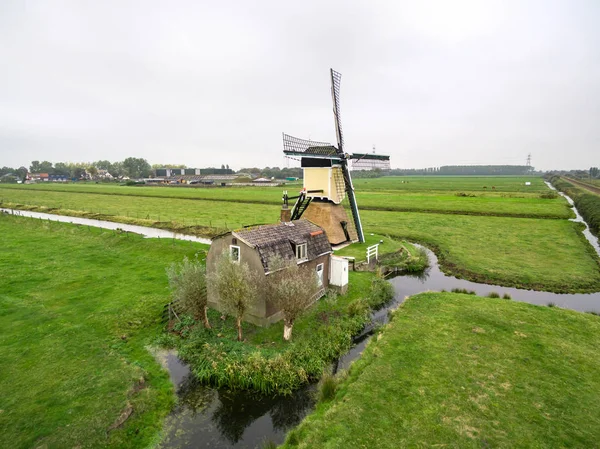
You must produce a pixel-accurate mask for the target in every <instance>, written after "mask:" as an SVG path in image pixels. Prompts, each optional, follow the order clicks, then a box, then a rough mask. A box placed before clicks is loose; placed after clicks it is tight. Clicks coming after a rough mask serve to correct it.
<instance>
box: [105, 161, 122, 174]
mask: <svg viewBox="0 0 600 449" xmlns="http://www.w3.org/2000/svg"><path fill="white" fill-rule="evenodd" d="M107 170H108V172H109V173H110V174H111V175H112V176H114V177H115V178H122V177H123V176H125V169H124V168H123V162H115V163H114V164H112V165H111V167H110V168H107Z"/></svg>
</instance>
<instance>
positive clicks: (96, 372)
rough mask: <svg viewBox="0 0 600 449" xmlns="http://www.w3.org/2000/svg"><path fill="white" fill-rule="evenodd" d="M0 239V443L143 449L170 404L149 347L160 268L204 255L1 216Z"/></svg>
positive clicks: (160, 290) (156, 328)
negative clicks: (147, 347) (147, 346)
mask: <svg viewBox="0 0 600 449" xmlns="http://www.w3.org/2000/svg"><path fill="white" fill-rule="evenodd" d="M0 235H1V236H2V238H1V239H2V249H1V250H0V272H1V273H2V276H1V277H0V328H1V329H2V332H0V347H2V369H1V370H0V410H1V411H0V428H1V429H2V432H0V447H7V448H8V447H10V448H30V447H35V448H38V447H40V448H41V447H48V448H54V447H56V448H63V447H119V448H128V447H146V446H149V445H151V444H152V443H153V442H155V441H156V440H157V438H158V432H159V430H160V428H161V421H162V418H163V417H164V416H165V415H166V414H167V413H168V411H169V410H170V407H171V406H172V405H173V401H174V395H173V387H172V385H171V383H170V381H169V378H168V375H167V374H166V372H164V371H163V370H162V369H161V368H160V366H159V364H158V363H157V362H156V361H155V360H154V358H153V357H152V355H150V353H149V352H148V351H147V350H146V349H145V345H146V344H147V343H148V342H149V341H151V340H152V339H153V338H154V337H155V335H156V334H158V333H159V332H160V330H161V328H162V326H161V324H160V323H159V322H158V319H159V317H160V315H161V311H162V307H163V305H164V303H165V299H166V298H167V296H168V290H167V278H166V275H165V267H166V266H167V265H168V264H169V263H170V262H173V261H180V260H181V259H182V258H183V256H185V255H187V256H189V257H192V256H193V255H194V253H196V252H197V251H198V250H205V249H206V248H207V247H206V246H205V245H199V244H195V243H194V244H193V243H189V242H172V241H165V240H155V239H142V238H141V237H138V236H135V235H129V234H119V233H116V232H113V231H106V230H100V229H94V228H90V229H88V228H87V227H78V226H73V225H70V224H63V223H49V222H43V221H40V220H32V219H28V218H18V217H12V216H6V215H3V214H0ZM130 407H131V408H130ZM128 412H131V415H130V416H129V417H128V419H127V420H126V421H125V422H124V423H122V424H121V425H120V426H116V424H118V423H119V417H120V416H122V417H127V416H128ZM122 413H123V415H122ZM111 426H113V427H116V428H114V430H110V431H109V429H110V428H111Z"/></svg>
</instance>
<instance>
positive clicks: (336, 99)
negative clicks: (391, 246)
mask: <svg viewBox="0 0 600 449" xmlns="http://www.w3.org/2000/svg"><path fill="white" fill-rule="evenodd" d="M341 80H342V75H341V73H338V72H336V71H335V70H333V69H331V98H332V100H333V118H334V123H335V133H336V137H337V142H338V147H337V153H338V156H339V157H340V159H341V166H342V173H343V176H344V184H345V186H346V195H347V196H348V201H349V203H350V209H351V211H352V218H353V219H354V227H355V228H356V233H357V235H358V241H359V242H361V243H363V242H364V241H365V236H364V233H363V228H362V223H361V221H360V214H359V212H358V204H357V203H356V196H355V194H354V186H353V185H352V178H351V177H350V168H349V167H348V159H347V157H346V154H345V153H344V134H343V132H342V122H341V119H340V84H341Z"/></svg>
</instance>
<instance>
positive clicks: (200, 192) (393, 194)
mask: <svg viewBox="0 0 600 449" xmlns="http://www.w3.org/2000/svg"><path fill="white" fill-rule="evenodd" d="M440 178H441V179H439V180H438V181H437V183H434V182H432V181H431V180H430V179H429V178H427V177H421V178H419V177H413V178H406V179H410V181H405V179H404V178H390V179H391V180H389V179H388V178H377V179H368V180H365V179H358V180H356V184H357V186H356V190H357V201H358V203H359V206H360V208H361V209H363V210H390V211H407V212H409V211H423V212H436V213H448V214H452V213H456V214H472V215H494V216H515V217H538V218H571V216H572V212H571V211H570V210H569V208H568V207H567V204H566V202H565V201H564V199H562V198H541V197H540V193H543V192H544V191H547V187H546V186H545V185H544V184H543V183H541V186H540V185H539V184H540V182H539V181H540V179H541V178H534V179H535V181H534V182H533V184H532V185H531V186H525V184H524V179H523V178H491V179H488V181H492V182H494V183H497V184H498V186H494V185H490V186H489V187H488V188H487V189H483V186H480V184H481V183H482V182H486V181H485V180H483V181H482V180H481V179H480V178H477V183H474V182H473V180H470V179H468V178H465V177H461V178H451V179H447V178H445V177H440ZM496 181H499V182H496ZM490 184H491V183H490ZM409 185H410V186H411V187H410V188H407V186H409ZM432 187H435V189H433V188H432ZM486 187H487V186H486ZM492 187H494V188H495V190H492ZM283 189H286V190H288V192H289V194H290V195H292V196H293V195H294V194H295V193H296V192H297V191H299V190H300V189H301V185H298V184H295V185H293V186H285V187H280V188H274V187H223V188H220V187H209V188H207V187H169V186H162V187H161V186H154V187H146V186H119V185H115V184H92V183H81V184H80V183H75V184H54V183H49V184H48V183H41V184H35V185H26V186H23V185H16V184H13V185H10V184H5V185H0V201H2V202H12V203H15V202H17V203H23V204H46V205H49V204H52V207H59V206H64V205H65V204H71V203H72V202H73V201H76V202H77V205H78V206H77V208H76V209H75V210H88V209H82V208H84V207H85V205H88V207H89V208H91V209H94V204H98V205H99V206H102V205H104V204H106V203H105V201H103V199H102V198H100V197H99V196H89V195H84V196H83V197H81V198H79V199H78V200H76V199H74V198H73V197H74V195H63V194H64V193H69V194H73V193H78V194H95V195H120V196H136V197H147V198H170V199H177V200H212V201H219V202H224V201H232V202H235V203H250V204H261V205H277V206H279V205H281V197H282V190H283ZM43 192H53V194H45V193H43ZM124 203H125V204H126V201H125V200H124ZM188 204H189V203H188ZM187 207H193V206H192V205H189V206H187ZM98 209H102V207H98ZM153 216H157V214H156V213H155V214H153ZM159 221H160V220H159Z"/></svg>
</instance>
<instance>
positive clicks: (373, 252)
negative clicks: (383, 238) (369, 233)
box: [367, 243, 379, 263]
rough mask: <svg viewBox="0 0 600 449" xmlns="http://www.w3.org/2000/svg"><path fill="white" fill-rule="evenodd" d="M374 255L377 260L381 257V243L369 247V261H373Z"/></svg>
mask: <svg viewBox="0 0 600 449" xmlns="http://www.w3.org/2000/svg"><path fill="white" fill-rule="evenodd" d="M373 256H375V260H378V259H379V243H377V244H375V245H373V246H369V247H368V248H367V263H369V262H371V257H373Z"/></svg>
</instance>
